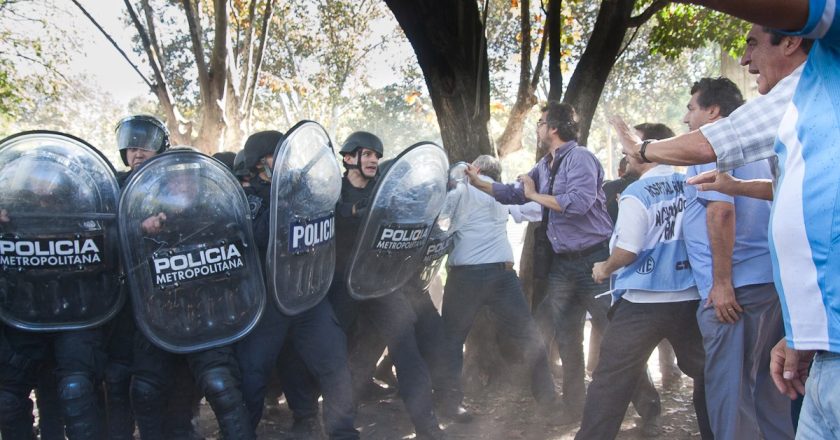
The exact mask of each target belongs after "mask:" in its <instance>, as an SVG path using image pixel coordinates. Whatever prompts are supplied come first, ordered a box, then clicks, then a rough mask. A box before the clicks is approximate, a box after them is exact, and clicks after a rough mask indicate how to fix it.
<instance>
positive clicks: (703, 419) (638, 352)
mask: <svg viewBox="0 0 840 440" xmlns="http://www.w3.org/2000/svg"><path fill="white" fill-rule="evenodd" d="M627 172H628V173H635V174H637V175H638V176H640V177H639V180H637V181H636V182H634V183H632V184H630V186H628V187H627V188H626V189H625V190H624V192H622V194H621V198H620V200H619V210H618V221H617V222H616V225H615V230H614V232H613V235H612V239H611V240H610V257H609V258H608V259H607V260H606V261H603V262H599V263H595V265H594V267H593V268H592V278H593V279H594V280H595V282H602V281H604V280H606V279H607V278H609V277H610V276H611V275H612V274H613V273H615V279H614V281H613V284H614V288H615V291H614V293H613V294H614V296H615V297H618V299H617V300H616V301H615V303H614V304H613V306H612V308H611V310H610V322H609V324H608V325H607V328H606V331H605V333H604V337H603V340H602V341H601V356H600V362H599V363H598V366H597V367H596V369H595V373H594V374H593V378H592V383H591V384H590V385H589V391H588V393H587V396H586V404H585V406H584V410H583V422H582V423H581V428H580V431H578V433H577V436H576V437H575V438H576V439H578V440H580V439H598V440H600V439H612V438H615V437H616V435H617V434H618V431H619V429H620V427H621V422H622V420H623V419H624V414H625V412H626V411H627V406H628V404H629V403H630V399H631V396H632V395H633V392H634V391H635V389H636V387H637V386H638V383H639V377H640V376H641V375H642V374H643V373H644V371H645V367H646V365H647V359H648V358H649V357H650V354H651V352H652V351H653V349H654V348H656V345H657V344H658V343H659V342H660V341H661V340H662V339H668V341H669V342H671V345H672V346H673V347H674V351H675V353H676V355H677V359H678V361H679V365H680V368H681V369H682V370H683V372H684V373H686V374H687V375H688V376H689V377H691V378H692V379H694V395H693V400H694V409H695V412H696V413H697V421H698V425H699V426H700V434H701V437H702V438H704V439H711V438H712V437H713V436H712V433H711V429H710V427H709V420H708V414H707V411H706V399H705V391H704V384H703V365H704V352H703V342H702V338H701V336H700V330H699V329H698V327H697V320H696V318H695V312H696V311H697V306H698V304H699V298H700V296H699V294H698V292H697V288H696V287H695V283H694V277H693V276H692V274H691V267H690V264H689V263H688V255H687V252H686V249H685V243H684V242H683V234H682V219H683V213H684V211H685V206H686V203H687V200H686V196H685V191H684V190H685V176H684V175H682V174H678V173H676V172H674V170H673V168H671V167H670V166H666V165H659V164H655V163H643V162H641V161H639V160H637V159H636V158H634V157H628V164H627ZM643 431H644V427H643Z"/></svg>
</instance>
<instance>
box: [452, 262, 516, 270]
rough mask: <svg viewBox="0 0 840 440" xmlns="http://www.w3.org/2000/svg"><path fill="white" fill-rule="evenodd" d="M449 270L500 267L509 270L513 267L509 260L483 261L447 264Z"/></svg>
mask: <svg viewBox="0 0 840 440" xmlns="http://www.w3.org/2000/svg"><path fill="white" fill-rule="evenodd" d="M448 269H449V270H453V271H459V270H492V269H501V270H510V269H513V263H511V262H499V263H484V264H464V265H461V266H449V268H448Z"/></svg>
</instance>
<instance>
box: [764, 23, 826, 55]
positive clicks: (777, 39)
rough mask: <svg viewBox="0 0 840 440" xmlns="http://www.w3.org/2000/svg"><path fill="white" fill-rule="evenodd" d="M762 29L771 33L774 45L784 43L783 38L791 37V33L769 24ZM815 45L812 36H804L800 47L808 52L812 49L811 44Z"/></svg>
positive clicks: (771, 40)
mask: <svg viewBox="0 0 840 440" xmlns="http://www.w3.org/2000/svg"><path fill="white" fill-rule="evenodd" d="M761 30H763V31H764V32H767V33H768V34H770V44H772V45H773V46H778V45H780V44H782V38H785V37H790V36H791V35H788V34H784V33H782V32H781V31H779V30H777V29H773V28H771V27H769V26H762V27H761ZM813 45H814V40H812V39H810V38H802V44H800V45H799V48H800V49H802V51H803V52H805V53H808V52H810V51H811V46H813Z"/></svg>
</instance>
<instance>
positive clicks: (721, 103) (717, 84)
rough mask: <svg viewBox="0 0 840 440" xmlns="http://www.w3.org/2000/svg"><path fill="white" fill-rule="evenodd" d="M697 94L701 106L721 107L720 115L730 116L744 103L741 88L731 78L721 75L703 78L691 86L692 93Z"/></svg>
mask: <svg viewBox="0 0 840 440" xmlns="http://www.w3.org/2000/svg"><path fill="white" fill-rule="evenodd" d="M695 93H699V95H697V104H699V105H700V107H701V108H709V107H711V106H713V105H716V106H718V107H720V115H721V116H723V117H726V116H729V114H730V113H732V112H733V111H735V109H736V108H738V107H740V106H741V104H743V103H744V97H743V96H742V95H741V90H740V89H738V86H736V85H735V83H734V82H732V81H731V80H730V79H729V78H724V77H722V76H719V77H717V78H701V79H700V81H697V82H696V83H694V85H693V86H691V94H692V95H693V94H695Z"/></svg>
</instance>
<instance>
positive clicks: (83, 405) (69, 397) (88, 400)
mask: <svg viewBox="0 0 840 440" xmlns="http://www.w3.org/2000/svg"><path fill="white" fill-rule="evenodd" d="M58 399H59V401H60V402H61V410H62V411H61V412H62V417H63V418H64V429H65V432H66V433H67V438H69V439H71V440H77V439H93V440H99V439H100V438H102V417H101V415H100V414H99V406H98V405H97V396H96V391H95V387H94V385H93V382H92V381H91V380H90V378H88V376H87V375H86V374H81V373H75V374H70V375H68V376H65V377H62V378H61V379H60V380H59V382H58Z"/></svg>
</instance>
